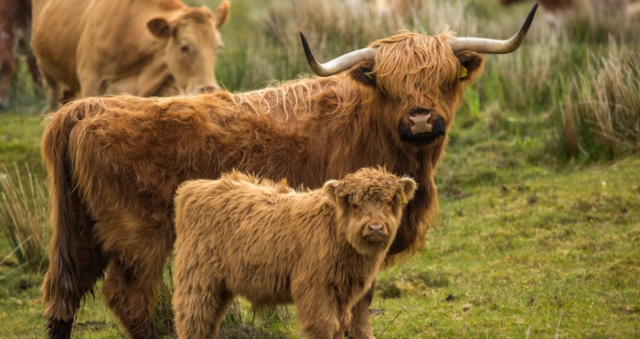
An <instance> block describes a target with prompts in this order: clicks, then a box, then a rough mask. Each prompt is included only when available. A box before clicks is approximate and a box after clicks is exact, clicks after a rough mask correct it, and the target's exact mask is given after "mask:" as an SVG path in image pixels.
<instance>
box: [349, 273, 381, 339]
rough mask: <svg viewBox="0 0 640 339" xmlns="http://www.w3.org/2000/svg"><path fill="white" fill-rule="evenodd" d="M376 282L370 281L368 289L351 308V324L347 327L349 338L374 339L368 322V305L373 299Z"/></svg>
mask: <svg viewBox="0 0 640 339" xmlns="http://www.w3.org/2000/svg"><path fill="white" fill-rule="evenodd" d="M375 289H376V282H375V281H373V282H372V283H371V287H370V288H369V291H367V293H366V294H365V295H364V296H363V297H362V298H361V299H360V300H359V301H358V302H357V303H356V304H355V305H354V306H353V308H352V309H351V315H352V318H351V324H350V325H349V327H348V333H349V338H350V339H374V338H375V337H374V336H373V330H372V329H371V322H369V306H370V305H371V301H372V300H373V293H374V291H375Z"/></svg>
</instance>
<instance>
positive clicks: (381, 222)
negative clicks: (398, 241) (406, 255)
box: [324, 169, 416, 255]
mask: <svg viewBox="0 0 640 339" xmlns="http://www.w3.org/2000/svg"><path fill="white" fill-rule="evenodd" d="M415 189H416V183H415V181H413V180H412V179H409V178H401V179H399V178H398V177H396V176H394V175H392V174H389V173H386V172H384V171H380V170H371V169H366V171H365V170H360V171H358V172H356V173H354V174H350V175H347V176H346V177H345V178H344V179H343V180H341V181H337V180H331V181H328V182H327V183H325V185H324V190H325V192H326V194H327V196H328V197H329V198H330V199H331V200H332V201H333V202H334V203H335V206H336V207H337V218H338V228H339V232H340V233H341V234H342V235H343V236H344V237H345V238H346V240H347V241H348V242H349V243H350V244H351V245H352V246H353V247H354V248H355V249H356V250H357V251H358V252H359V253H360V254H363V255H376V254H379V253H384V252H386V251H387V249H388V247H389V246H390V245H391V242H392V241H393V239H394V238H395V236H396V233H397V230H398V227H400V222H401V219H402V210H403V207H404V205H405V204H406V203H407V202H408V201H409V200H411V199H412V198H413V195H414V192H415Z"/></svg>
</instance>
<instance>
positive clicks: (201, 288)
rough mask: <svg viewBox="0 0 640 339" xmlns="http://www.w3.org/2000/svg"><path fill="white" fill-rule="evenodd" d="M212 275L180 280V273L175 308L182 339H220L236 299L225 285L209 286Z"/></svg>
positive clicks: (178, 330) (174, 296) (175, 294)
mask: <svg viewBox="0 0 640 339" xmlns="http://www.w3.org/2000/svg"><path fill="white" fill-rule="evenodd" d="M203 279H212V277H211V276H210V275H208V274H205V275H202V274H201V273H195V274H194V275H192V276H189V277H184V278H182V277H180V274H179V273H178V272H176V279H175V281H174V284H175V286H176V289H175V291H174V293H173V299H172V306H173V309H174V311H175V322H176V330H177V332H178V338H216V337H217V336H218V329H219V328H220V323H221V322H222V319H223V318H224V315H225V314H226V313H227V310H228V309H229V307H231V304H232V303H233V299H234V295H233V294H232V293H230V292H229V291H228V290H226V289H225V288H224V285H223V284H222V283H216V282H211V283H207V282H206V281H203Z"/></svg>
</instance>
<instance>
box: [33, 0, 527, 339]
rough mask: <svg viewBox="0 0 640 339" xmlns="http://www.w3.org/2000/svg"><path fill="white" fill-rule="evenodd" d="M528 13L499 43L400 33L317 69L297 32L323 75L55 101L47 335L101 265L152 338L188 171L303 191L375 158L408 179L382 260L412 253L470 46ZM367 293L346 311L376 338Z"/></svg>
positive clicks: (136, 323) (477, 68) (57, 330)
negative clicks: (177, 195) (279, 182)
mask: <svg viewBox="0 0 640 339" xmlns="http://www.w3.org/2000/svg"><path fill="white" fill-rule="evenodd" d="M534 13H535V7H534V10H532V11H531V13H530V14H529V17H528V18H527V21H526V22H525V24H524V25H523V27H522V28H521V30H520V31H519V32H518V33H517V34H516V36H514V37H513V38H511V39H509V40H507V41H496V40H489V39H477V38H456V37H454V36H453V35H451V34H450V33H448V32H444V33H442V34H440V35H436V36H426V35H422V34H417V33H410V32H405V33H401V34H398V35H395V36H392V37H390V38H387V39H382V40H378V41H375V42H373V43H372V44H371V45H369V47H368V48H365V49H362V50H358V51H354V52H351V53H348V54H346V55H344V56H341V57H339V58H337V59H335V60H332V61H330V62H327V63H326V64H320V63H318V62H317V61H316V60H315V58H314V57H313V55H312V54H311V51H310V49H309V46H308V45H307V44H306V41H304V40H303V41H304V47H305V52H306V53H307V59H308V60H309V62H310V65H311V67H312V69H313V70H314V72H316V74H318V75H322V76H325V77H324V78H308V79H302V80H299V81H294V82H289V83H284V84H281V85H279V86H277V87H271V88H266V89H263V90H260V91H254V92H248V93H237V94H231V93H228V92H216V93H214V94H210V95H202V96H197V97H193V98H151V99H149V98H147V99H145V98H137V97H131V96H121V97H108V98H87V99H83V100H78V101H75V102H72V103H70V104H68V105H67V106H65V107H63V108H62V109H61V110H60V111H58V112H57V113H55V114H53V115H52V116H51V122H50V123H49V124H48V126H47V128H46V130H45V132H44V137H43V140H42V153H43V157H44V159H45V162H46V165H47V170H48V172H49V177H50V180H51V203H52V218H51V220H52V226H53V234H52V243H51V252H50V262H51V263H50V266H49V271H48V272H47V274H46V276H45V280H44V282H43V287H42V291H43V295H44V303H45V316H46V317H47V320H48V322H49V334H50V335H51V336H65V335H68V333H69V332H70V329H71V326H72V323H73V319H74V317H75V314H76V311H77V310H78V307H79V305H80V302H81V300H82V297H83V296H84V295H85V293H87V292H88V291H89V290H91V289H92V288H93V286H94V284H95V282H96V280H98V279H99V278H101V277H102V276H103V272H104V270H105V269H106V270H107V271H108V274H107V277H106V279H105V282H104V284H103V290H102V294H103V297H104V298H105V299H106V303H107V305H108V307H109V308H110V309H111V310H112V311H113V312H114V313H115V315H116V317H117V319H118V320H119V321H120V323H121V324H122V325H123V326H124V327H125V328H126V329H127V331H128V333H129V334H130V335H131V336H133V337H145V338H148V337H153V336H154V328H153V322H152V318H151V313H152V307H153V304H154V301H155V297H156V292H157V290H158V286H159V281H160V278H161V275H162V269H163V266H164V264H165V261H166V258H167V255H168V254H169V252H170V251H171V248H172V246H173V242H174V237H175V235H174V228H173V222H172V218H173V215H172V213H173V212H172V210H173V208H172V195H173V193H174V192H175V190H176V188H177V187H178V185H179V184H180V183H182V182H183V181H185V180H192V179H215V178H217V177H219V176H220V174H221V173H224V172H228V171H231V170H233V169H236V170H239V171H243V172H248V173H255V174H256V175H258V176H260V177H266V178H271V179H279V178H283V177H284V178H287V180H288V182H290V183H291V184H292V185H293V186H299V185H305V186H306V187H311V188H315V187H320V186H321V185H322V184H323V183H324V182H325V181H327V180H329V179H331V178H340V177H343V176H345V175H346V174H348V173H352V172H355V171H357V170H358V169H360V168H362V167H371V166H386V168H387V169H388V170H389V171H390V172H391V173H394V174H396V175H398V176H405V175H406V176H410V177H412V178H414V179H415V181H416V182H417V184H418V189H417V191H416V193H415V197H414V199H413V200H412V201H411V202H410V203H409V204H408V205H407V207H406V210H405V213H404V217H403V221H402V224H401V226H400V228H399V230H398V234H397V236H396V237H395V239H394V241H393V243H392V245H391V247H390V249H389V254H388V257H387V264H391V263H393V262H394V261H395V260H397V259H399V258H403V257H404V258H406V257H408V256H409V255H411V254H412V253H414V252H415V251H416V250H418V249H420V248H421V247H422V246H423V245H424V240H425V234H426V231H427V229H428V228H429V226H430V225H431V223H432V220H433V219H432V218H433V217H434V216H435V215H436V214H437V211H438V202H437V191H436V187H435V182H434V175H435V168H436V165H437V163H438V160H439V159H440V157H441V156H442V154H443V151H444V147H445V145H446V143H447V135H448V131H449V129H450V126H451V123H452V121H453V119H454V116H455V112H456V109H457V108H458V107H459V106H460V104H461V102H462V95H463V93H464V90H465V88H466V87H467V86H468V85H469V84H471V82H472V81H473V80H474V79H475V78H476V77H477V76H478V75H479V74H480V73H481V70H482V67H483V65H484V57H483V56H482V55H481V54H480V53H510V52H512V51H514V50H516V49H517V48H518V47H519V46H520V44H521V43H522V41H523V39H524V37H525V35H526V32H527V31H528V28H529V26H530V24H531V22H532V20H533V15H534ZM344 71H347V72H344ZM371 293H372V292H369V294H368V295H367V296H365V297H364V298H363V299H362V300H361V302H359V303H358V304H357V305H356V306H355V307H354V310H353V315H354V321H352V324H351V328H350V334H351V335H353V336H354V337H357V338H372V337H373V334H372V333H371V327H370V325H369V318H368V311H367V310H368V306H369V303H370V301H371Z"/></svg>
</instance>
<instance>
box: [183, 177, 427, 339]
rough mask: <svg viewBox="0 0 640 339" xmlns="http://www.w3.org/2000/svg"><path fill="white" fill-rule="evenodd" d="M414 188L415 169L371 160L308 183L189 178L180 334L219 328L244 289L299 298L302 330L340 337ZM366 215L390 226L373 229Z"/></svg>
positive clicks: (276, 300) (260, 296) (206, 334)
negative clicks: (411, 174)
mask: <svg viewBox="0 0 640 339" xmlns="http://www.w3.org/2000/svg"><path fill="white" fill-rule="evenodd" d="M414 190H415V182H414V181H413V180H412V179H409V178H402V179H399V178H398V177H396V176H395V175H392V174H389V173H387V172H386V171H384V170H381V169H378V170H376V169H369V168H365V169H361V170H360V171H358V172H356V173H353V174H349V175H347V176H346V177H345V178H344V179H343V180H341V181H339V182H338V181H336V180H331V181H329V182H327V183H326V184H325V185H324V187H323V188H321V189H318V190H315V191H310V192H296V191H294V190H292V189H291V188H289V187H288V186H287V185H286V183H284V182H281V183H278V184H276V183H273V182H271V181H268V180H262V181H260V180H258V179H257V178H256V177H254V176H247V175H245V174H240V173H237V172H232V173H230V174H225V175H223V176H222V177H221V179H220V180H213V181H212V180H196V181H187V182H186V183H183V184H182V185H181V186H180V188H178V190H177V193H176V197H175V213H176V218H175V228H176V244H175V254H176V259H175V277H174V284H175V288H176V290H175V292H174V295H173V307H174V310H175V314H176V329H177V331H178V336H179V337H180V338H215V337H216V336H217V330H218V327H219V325H220V322H221V321H222V318H223V317H224V314H225V313H226V311H227V309H228V307H229V306H230V305H231V303H232V302H233V299H234V298H235V296H236V295H238V294H240V295H243V296H245V297H246V298H247V299H248V300H250V301H251V302H252V303H253V306H254V307H258V308H260V307H261V306H263V305H275V304H282V303H291V302H293V303H295V305H296V308H297V312H296V316H297V318H298V322H299V325H300V329H301V330H302V332H303V333H304V334H305V337H306V338H318V339H320V338H342V337H343V333H344V330H345V328H346V326H347V324H349V322H350V317H351V312H350V311H351V307H352V306H353V305H354V304H355V303H356V301H358V300H359V299H360V297H362V295H363V294H364V293H365V292H366V290H367V288H368V287H369V285H370V284H371V282H372V281H373V279H374V277H375V274H376V272H377V271H378V268H379V267H380V265H381V263H382V261H383V260H384V257H385V253H386V251H387V249H388V248H389V245H391V241H392V239H393V238H394V236H395V233H396V231H397V229H398V226H399V224H400V220H401V216H402V209H403V203H405V202H406V201H407V200H411V198H412V197H413V193H414ZM370 225H375V226H380V227H383V231H384V234H381V235H377V236H373V235H371V233H370V232H371V230H369V227H372V226H370ZM310 249H312V250H310Z"/></svg>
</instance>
